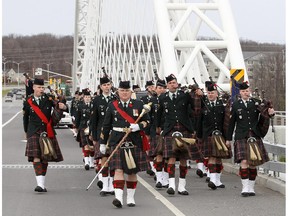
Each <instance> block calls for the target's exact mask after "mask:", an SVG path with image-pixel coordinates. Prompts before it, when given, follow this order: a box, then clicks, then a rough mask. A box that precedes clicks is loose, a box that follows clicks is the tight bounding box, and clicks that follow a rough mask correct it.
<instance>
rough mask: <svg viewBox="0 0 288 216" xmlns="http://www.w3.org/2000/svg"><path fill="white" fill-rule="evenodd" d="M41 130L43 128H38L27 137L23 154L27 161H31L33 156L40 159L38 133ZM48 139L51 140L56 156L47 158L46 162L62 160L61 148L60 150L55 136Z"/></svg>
mask: <svg viewBox="0 0 288 216" xmlns="http://www.w3.org/2000/svg"><path fill="white" fill-rule="evenodd" d="M42 132H43V130H39V131H37V132H36V133H35V134H33V135H32V136H31V137H29V138H28V139H27V144H26V150H25V156H27V157H28V162H33V159H34V158H40V159H41V160H42V156H41V149H40V143H39V138H40V134H41V133H42ZM50 139H51V141H52V145H53V147H54V151H55V153H56V155H57V158H56V159H51V160H48V162H60V161H63V155H62V153H61V150H60V147H59V144H58V141H57V139H56V136H54V137H53V138H50Z"/></svg>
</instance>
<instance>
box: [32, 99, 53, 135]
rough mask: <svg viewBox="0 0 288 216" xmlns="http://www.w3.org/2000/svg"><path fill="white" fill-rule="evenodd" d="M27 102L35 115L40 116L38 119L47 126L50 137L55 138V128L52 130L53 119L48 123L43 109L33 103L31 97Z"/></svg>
mask: <svg viewBox="0 0 288 216" xmlns="http://www.w3.org/2000/svg"><path fill="white" fill-rule="evenodd" d="M27 101H28V103H29V105H30V106H31V107H32V108H33V110H34V111H35V113H36V114H37V115H38V117H39V118H40V119H41V120H42V121H43V122H44V123H45V124H46V125H47V126H46V129H47V134H48V137H49V138H53V137H54V132H53V128H52V118H51V119H50V121H48V119H47V117H46V116H45V115H44V113H43V112H42V111H41V109H40V108H39V107H38V106H36V105H35V104H33V103H32V98H31V97H30V98H29V99H28V100H27Z"/></svg>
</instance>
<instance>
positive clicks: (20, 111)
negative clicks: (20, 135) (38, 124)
mask: <svg viewBox="0 0 288 216" xmlns="http://www.w3.org/2000/svg"><path fill="white" fill-rule="evenodd" d="M21 112H22V110H20V111H19V112H18V113H16V114H15V115H14V116H13V117H12V118H11V119H9V120H8V121H7V122H5V123H4V124H3V125H2V128H3V127H5V126H6V125H7V124H9V123H10V122H11V121H13V119H14V118H16V117H17V115H18V114H19V113H21Z"/></svg>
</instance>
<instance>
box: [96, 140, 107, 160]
mask: <svg viewBox="0 0 288 216" xmlns="http://www.w3.org/2000/svg"><path fill="white" fill-rule="evenodd" d="M93 144H94V159H95V160H97V159H101V158H103V157H109V155H110V151H109V150H108V149H106V153H105V154H102V153H101V152H100V144H99V142H98V141H94V143H93Z"/></svg>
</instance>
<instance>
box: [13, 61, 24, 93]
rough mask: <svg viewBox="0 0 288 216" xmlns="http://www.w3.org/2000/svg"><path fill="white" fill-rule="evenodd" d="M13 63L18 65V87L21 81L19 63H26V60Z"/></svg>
mask: <svg viewBox="0 0 288 216" xmlns="http://www.w3.org/2000/svg"><path fill="white" fill-rule="evenodd" d="M13 63H14V64H17V65H18V88H19V81H20V75H19V65H20V64H21V63H24V61H21V62H16V61H13Z"/></svg>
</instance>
